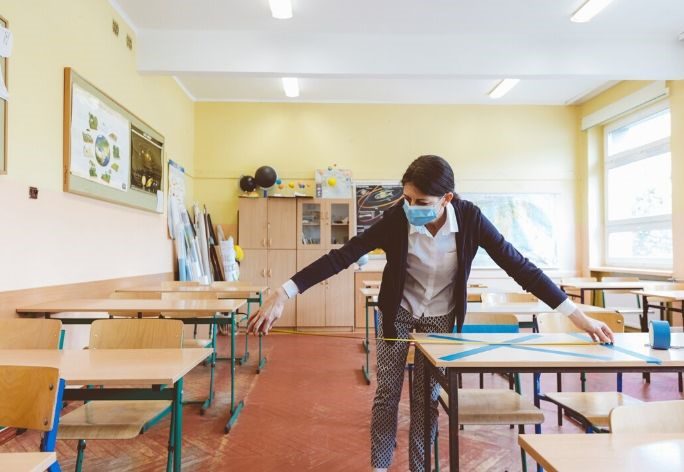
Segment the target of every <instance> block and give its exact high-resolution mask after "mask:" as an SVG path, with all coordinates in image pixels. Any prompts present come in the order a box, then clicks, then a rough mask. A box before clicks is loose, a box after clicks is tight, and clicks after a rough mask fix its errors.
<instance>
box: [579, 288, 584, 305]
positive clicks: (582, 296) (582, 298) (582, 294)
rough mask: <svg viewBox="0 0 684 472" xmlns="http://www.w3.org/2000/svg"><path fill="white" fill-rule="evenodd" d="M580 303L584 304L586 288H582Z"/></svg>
mask: <svg viewBox="0 0 684 472" xmlns="http://www.w3.org/2000/svg"><path fill="white" fill-rule="evenodd" d="M580 303H581V304H582V305H584V289H583V288H581V289H580Z"/></svg>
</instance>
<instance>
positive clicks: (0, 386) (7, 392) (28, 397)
mask: <svg viewBox="0 0 684 472" xmlns="http://www.w3.org/2000/svg"><path fill="white" fill-rule="evenodd" d="M63 393H64V380H63V379H60V378H59V370H58V369H56V368H54V367H27V366H0V398H2V401H1V402H0V424H2V425H5V426H7V427H12V428H21V429H33V430H37V431H41V432H42V433H43V437H42V439H41V442H40V450H41V451H42V452H39V453H38V452H21V453H2V454H0V470H46V469H47V470H50V471H51V472H55V471H60V470H61V468H60V466H59V463H58V462H57V456H56V455H55V442H56V439H57V427H58V425H59V414H60V411H61V409H62V395H63Z"/></svg>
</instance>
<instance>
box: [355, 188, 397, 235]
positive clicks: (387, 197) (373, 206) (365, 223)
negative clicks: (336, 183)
mask: <svg viewBox="0 0 684 472" xmlns="http://www.w3.org/2000/svg"><path fill="white" fill-rule="evenodd" d="M403 194H404V188H403V187H402V185H401V184H400V183H398V182H393V183H379V182H368V183H360V182H357V183H356V234H357V235H358V234H361V233H363V232H364V231H366V230H367V229H368V228H370V227H371V226H373V225H374V224H375V223H376V222H377V221H378V220H380V218H381V217H382V214H383V212H384V211H385V210H387V209H388V208H391V207H392V206H394V205H396V203H397V202H398V201H399V200H400V199H401V196H402V195H403Z"/></svg>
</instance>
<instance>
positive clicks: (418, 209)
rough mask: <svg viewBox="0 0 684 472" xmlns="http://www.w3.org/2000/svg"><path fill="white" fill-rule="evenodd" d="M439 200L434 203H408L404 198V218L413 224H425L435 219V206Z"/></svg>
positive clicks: (436, 206) (436, 212)
mask: <svg viewBox="0 0 684 472" xmlns="http://www.w3.org/2000/svg"><path fill="white" fill-rule="evenodd" d="M438 206H439V202H438V203H436V204H435V205H429V206H428V205H409V204H408V203H406V200H404V213H406V218H407V219H408V221H409V223H411V224H412V225H413V226H425V225H426V224H428V223H430V222H431V221H434V220H436V219H437V214H438V213H439V212H438V211H437V208H438Z"/></svg>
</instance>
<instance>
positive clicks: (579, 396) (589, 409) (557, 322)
mask: <svg viewBox="0 0 684 472" xmlns="http://www.w3.org/2000/svg"><path fill="white" fill-rule="evenodd" d="M586 315H587V316H589V317H591V318H594V319H597V320H599V321H602V322H604V323H606V324H607V325H608V327H609V328H610V329H611V330H613V332H616V333H622V332H624V330H625V329H624V328H625V326H624V317H623V316H622V315H621V314H619V313H610V312H608V313H605V312H603V313H602V312H589V313H586ZM537 323H538V325H539V332H540V333H580V332H582V331H581V330H580V329H579V328H577V327H576V326H575V325H574V324H573V323H572V321H570V320H569V319H568V317H567V316H566V315H563V314H561V313H544V314H542V315H540V316H539V317H538V319H537ZM556 375H557V377H556V381H557V385H558V392H552V393H546V394H541V392H540V388H539V383H540V382H539V379H540V374H535V386H536V387H535V393H536V394H537V395H538V397H539V399H540V400H545V401H549V402H551V403H554V404H556V405H557V406H558V425H559V426H560V425H561V424H562V422H563V415H562V414H563V410H565V413H566V414H567V415H568V416H570V417H571V418H573V419H575V420H576V421H578V422H580V424H582V426H583V427H584V429H585V431H587V432H591V431H601V430H607V429H608V428H609V421H608V416H609V415H610V411H611V410H612V409H613V408H615V407H617V406H621V405H627V404H632V403H640V402H641V400H638V399H636V398H634V397H630V396H629V395H625V394H624V393H622V374H620V373H618V374H617V391H616V392H585V391H584V389H583V390H582V391H581V392H563V391H561V390H562V385H561V374H556ZM583 388H584V387H583Z"/></svg>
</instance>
